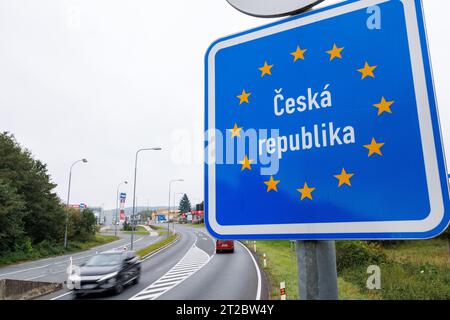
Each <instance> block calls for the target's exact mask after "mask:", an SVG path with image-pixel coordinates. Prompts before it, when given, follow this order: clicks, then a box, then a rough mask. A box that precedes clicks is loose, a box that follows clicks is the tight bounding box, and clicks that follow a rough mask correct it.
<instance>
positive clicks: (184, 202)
mask: <svg viewBox="0 0 450 320" xmlns="http://www.w3.org/2000/svg"><path fill="white" fill-rule="evenodd" d="M178 210H180V212H181V213H187V212H191V202H190V201H189V198H188V196H187V195H186V194H184V195H183V197H182V198H181V200H180V205H179V207H178Z"/></svg>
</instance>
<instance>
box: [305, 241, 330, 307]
mask: <svg viewBox="0 0 450 320" xmlns="http://www.w3.org/2000/svg"><path fill="white" fill-rule="evenodd" d="M297 264H298V287H299V296H300V299H301V300H338V288H337V271H336V250H335V244H334V241H300V240H297Z"/></svg>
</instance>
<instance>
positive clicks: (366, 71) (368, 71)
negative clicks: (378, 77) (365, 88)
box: [358, 62, 378, 80]
mask: <svg viewBox="0 0 450 320" xmlns="http://www.w3.org/2000/svg"><path fill="white" fill-rule="evenodd" d="M377 67H378V66H371V65H369V64H368V63H367V62H366V64H365V65H364V68H362V69H358V72H361V73H362V80H364V79H365V78H366V77H372V78H375V75H374V74H373V70H375V69H376V68H377Z"/></svg>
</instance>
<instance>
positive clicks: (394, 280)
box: [244, 239, 450, 300]
mask: <svg viewBox="0 0 450 320" xmlns="http://www.w3.org/2000/svg"><path fill="white" fill-rule="evenodd" d="M244 244H246V245H247V246H248V247H249V248H250V249H251V250H252V251H253V241H249V242H246V241H244ZM256 246H257V255H258V258H259V259H258V260H259V263H260V266H263V262H262V254H263V253H265V254H266V257H267V268H265V269H264V271H265V273H266V275H267V278H268V281H269V286H270V292H269V293H270V298H271V299H280V295H279V285H280V282H282V281H284V282H285V283H286V295H287V299H289V300H296V299H298V292H297V261H296V253H295V250H294V248H293V247H292V246H291V244H290V241H257V242H256ZM336 256H337V260H338V261H337V264H338V289H339V299H340V300H428V299H437V300H448V299H450V255H449V254H448V248H447V241H445V240H439V239H437V240H424V241H408V242H407V241H404V242H399V243H398V244H396V245H394V246H387V247H382V246H380V245H379V244H373V243H368V242H363V241H338V242H337V244H336ZM372 264H376V265H378V266H379V267H380V268H381V289H380V290H369V289H367V288H366V282H367V279H368V277H369V274H368V273H367V267H368V266H369V265H372ZM261 269H263V268H262V267H261Z"/></svg>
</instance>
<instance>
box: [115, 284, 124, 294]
mask: <svg viewBox="0 0 450 320" xmlns="http://www.w3.org/2000/svg"><path fill="white" fill-rule="evenodd" d="M122 292H123V285H122V284H121V283H117V284H116V285H115V287H114V293H115V294H121V293H122Z"/></svg>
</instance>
